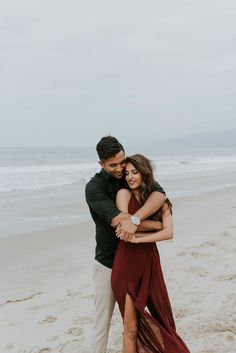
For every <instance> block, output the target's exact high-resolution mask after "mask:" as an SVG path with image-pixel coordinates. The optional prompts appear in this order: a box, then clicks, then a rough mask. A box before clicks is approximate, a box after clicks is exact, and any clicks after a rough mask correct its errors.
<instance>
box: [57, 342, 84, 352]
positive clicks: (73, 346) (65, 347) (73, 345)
mask: <svg viewBox="0 0 236 353" xmlns="http://www.w3.org/2000/svg"><path fill="white" fill-rule="evenodd" d="M82 348H83V347H81V343H80V341H79V340H72V341H68V342H66V343H64V344H62V345H61V346H59V347H58V349H59V352H60V353H78V352H82V351H81V349H82Z"/></svg>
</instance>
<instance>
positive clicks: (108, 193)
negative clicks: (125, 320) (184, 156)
mask: <svg viewBox="0 0 236 353" xmlns="http://www.w3.org/2000/svg"><path fill="white" fill-rule="evenodd" d="M97 153H98V156H99V160H100V161H99V163H100V165H101V167H102V169H101V171H100V173H97V174H96V175H95V176H94V177H93V178H92V179H91V180H90V181H89V182H88V183H87V185H86V189H85V194H86V201H87V203H88V206H89V209H90V213H91V216H92V218H93V221H94V223H95V225H96V250H95V264H94V272H93V280H94V288H95V316H94V318H93V329H92V334H93V337H92V341H91V353H105V352H106V347H107V340H108V333H109V328H110V321H111V317H112V313H113V310H114V306H115V298H114V295H113V292H112V288H111V270H112V265H113V261H114V256H115V251H116V247H117V245H118V242H119V241H120V240H119V239H118V238H117V236H116V228H117V230H118V232H119V238H120V239H121V240H124V241H129V239H130V238H131V237H132V235H133V234H134V233H135V232H136V231H137V229H139V230H142V227H144V228H145V222H148V220H146V221H145V219H146V218H147V217H149V216H150V215H152V214H153V213H154V212H156V211H157V210H158V209H159V208H160V207H161V206H162V204H163V202H164V201H165V199H166V198H165V194H164V191H163V189H162V188H161V186H160V185H159V184H158V183H156V184H155V186H154V188H153V192H152V194H151V195H150V196H149V198H148V199H147V201H146V203H145V204H144V205H143V206H142V207H141V208H140V209H139V210H138V211H137V212H136V213H135V214H134V215H130V214H128V213H123V212H120V211H119V210H118V209H117V207H116V204H115V199H116V194H117V192H118V191H119V190H120V189H121V188H124V187H127V185H126V181H125V179H124V178H123V173H124V168H125V151H124V148H123V146H122V145H121V144H120V142H119V141H118V140H117V139H116V138H115V137H112V136H106V137H103V138H102V139H101V140H100V141H99V142H98V144H97Z"/></svg>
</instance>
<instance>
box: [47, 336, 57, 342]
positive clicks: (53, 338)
mask: <svg viewBox="0 0 236 353" xmlns="http://www.w3.org/2000/svg"><path fill="white" fill-rule="evenodd" d="M58 338H59V336H51V337H48V338H46V341H48V342H52V341H56V340H58Z"/></svg>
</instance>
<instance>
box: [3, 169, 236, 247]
mask: <svg viewBox="0 0 236 353" xmlns="http://www.w3.org/2000/svg"><path fill="white" fill-rule="evenodd" d="M234 175H235V174H234V173H232V175H231V174H229V173H227V174H226V175H225V176H226V177H227V178H228V179H229V181H232V178H233V177H234ZM225 176H224V177H225ZM219 177H220V176H219V175H218V176H217V178H219ZM205 178H206V177H203V179H205ZM193 180H195V182H196V180H198V178H194V179H192V180H191V181H189V179H187V178H186V180H185V179H183V180H181V183H186V181H187V184H188V188H190V187H191V189H194V183H193V184H192V181H193ZM224 180H225V179H224ZM172 183H173V180H172V179H170V180H166V181H165V182H164V181H162V180H161V181H160V184H161V185H162V184H163V185H164V188H165V189H166V190H168V195H169V197H170V199H171V200H173V203H176V204H178V203H181V202H184V201H185V200H188V199H191V198H196V197H208V196H209V197H211V194H214V193H217V192H225V191H226V192H227V191H228V190H231V189H232V190H233V189H234V188H236V184H235V185H232V184H227V183H225V184H223V185H221V186H219V187H213V190H207V191H203V190H202V191H201V190H199V191H198V192H197V193H196V191H195V194H188V192H189V191H187V192H186V193H185V194H184V192H183V191H182V195H178V192H177V191H176V192H174V194H175V196H174V197H173V196H171V194H173V192H172V191H169V190H171V187H172V185H173V184H172ZM78 207H79V209H78V210H77V212H78V217H77V218H76V216H75V215H73V221H71V220H69V219H70V217H69V218H68V217H61V218H59V217H57V218H58V220H57V221H55V220H52V219H51V218H45V219H43V220H41V221H37V222H36V221H32V220H31V218H29V221H28V224H27V222H26V221H24V222H23V223H24V225H22V222H19V221H17V222H16V224H15V225H14V226H12V225H11V227H12V228H13V229H14V230H12V231H10V232H9V233H8V234H4V231H5V230H4V229H5V228H6V227H7V225H6V226H5V228H2V229H1V228H0V229H1V234H0V241H1V239H4V238H7V237H15V236H21V235H24V234H28V233H31V234H32V235H33V234H34V233H37V232H41V231H50V230H53V229H55V228H60V227H65V226H70V225H79V224H82V223H84V222H88V221H89V220H90V213H89V209H88V206H87V204H86V201H85V199H84V195H82V200H80V202H79V206H78ZM74 213H75V212H74ZM18 227H19V228H20V229H19V230H17V229H16V228H18ZM8 228H9V227H8ZM6 233H7V231H6Z"/></svg>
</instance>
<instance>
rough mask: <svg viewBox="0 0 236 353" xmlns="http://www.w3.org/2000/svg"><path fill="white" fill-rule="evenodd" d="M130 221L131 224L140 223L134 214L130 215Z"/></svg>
mask: <svg viewBox="0 0 236 353" xmlns="http://www.w3.org/2000/svg"><path fill="white" fill-rule="evenodd" d="M131 221H132V223H133V224H135V225H136V226H138V225H139V224H140V219H139V218H138V217H136V216H132V217H131Z"/></svg>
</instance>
